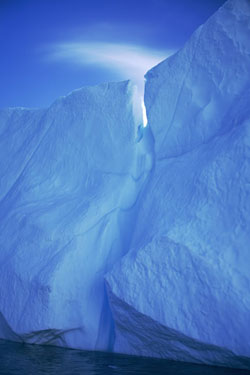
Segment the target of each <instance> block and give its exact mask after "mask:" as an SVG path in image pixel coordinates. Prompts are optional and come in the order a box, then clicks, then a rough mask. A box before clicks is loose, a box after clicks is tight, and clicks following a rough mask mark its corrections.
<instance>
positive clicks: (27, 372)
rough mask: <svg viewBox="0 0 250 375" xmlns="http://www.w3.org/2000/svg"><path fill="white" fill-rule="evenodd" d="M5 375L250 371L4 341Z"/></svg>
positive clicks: (0, 361) (0, 344) (235, 374)
mask: <svg viewBox="0 0 250 375" xmlns="http://www.w3.org/2000/svg"><path fill="white" fill-rule="evenodd" d="M0 374H1V375H12V374H18V375H31V374H32V375H33V374H34V375H40V374H48V375H50V374H60V375H65V374H74V375H84V374H86V375H99V374H100V375H117V374H119V375H120V374H121V375H123V374H144V375H161V374H166V375H222V374H226V375H243V374H248V375H249V374H250V371H246V370H236V369H228V368H223V367H212V366H203V365H194V364H189V363H184V362H183V363H182V362H172V361H167V360H162V359H152V358H142V357H134V356H127V355H120V354H111V353H101V352H89V351H81V350H71V349H64V348H58V347H53V346H39V345H27V344H19V343H14V342H10V341H5V340H0Z"/></svg>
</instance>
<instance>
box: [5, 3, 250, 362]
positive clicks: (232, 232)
mask: <svg viewBox="0 0 250 375" xmlns="http://www.w3.org/2000/svg"><path fill="white" fill-rule="evenodd" d="M249 72H250V2H249V1H248V0H239V1H233V0H229V1H227V2H226V3H225V5H224V6H223V7H222V8H220V9H219V10H218V11H217V12H216V13H215V15H213V16H212V17H211V18H210V19H209V20H208V21H207V22H206V23H205V24H204V25H202V26H201V27H200V28H199V29H198V30H197V31H196V32H195V33H194V34H193V36H192V37H191V38H190V40H189V41H188V42H187V43H186V45H185V46H184V48H183V49H181V50H180V51H179V52H178V53H176V54H175V55H173V56H171V57H170V58H168V59H167V60H165V61H163V62H162V63H160V64H159V65H158V66H156V67H154V68H152V69H151V70H150V71H149V72H148V73H147V74H146V87H145V105H146V111H147V118H148V126H147V127H145V128H143V127H142V118H141V117H140V115H138V109H137V107H140V103H139V104H137V103H136V104H135V102H136V99H135V97H136V94H135V91H134V88H133V87H132V85H131V84H130V83H129V82H121V83H110V84H103V85H100V86H95V87H86V88H82V89H80V90H76V91H74V92H72V93H71V94H69V95H68V96H67V97H64V98H60V99H58V100H57V101H56V102H55V103H54V104H53V105H52V106H51V107H50V108H48V109H45V110H29V109H23V108H16V109H6V110H1V111H0V171H1V175H0V248H1V252H0V337H1V338H6V339H11V340H16V341H18V340H20V341H26V342H34V343H42V344H47V343H52V344H56V345H62V346H68V347H73V348H81V349H97V350H114V351H116V352H122V353H128V354H137V355H146V356H156V357H163V358H171V359H177V360H185V361H191V362H203V363H210V364H220V365H227V366H235V367H243V368H244V367H246V368H250V344H249V329H250V328H249V327H250V293H249V290H250V273H249V269H250V255H249V244H250V195H249V194H250V105H249V101H250V74H249Z"/></svg>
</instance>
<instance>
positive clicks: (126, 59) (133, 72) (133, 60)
mask: <svg viewBox="0 0 250 375" xmlns="http://www.w3.org/2000/svg"><path fill="white" fill-rule="evenodd" d="M173 52H174V51H173V50H165V51H159V50H153V49H150V48H146V47H143V46H139V45H132V44H118V43H107V42H65V43H57V44H53V45H50V46H49V48H48V49H47V59H48V60H49V61H54V62H55V61H56V62H70V63H72V64H78V65H83V66H86V65H95V66H97V67H98V66H101V67H102V68H107V69H109V70H110V69H112V70H114V71H115V72H116V74H117V75H118V76H119V77H120V78H121V79H129V78H130V79H132V80H134V81H136V82H139V81H143V76H144V74H145V73H146V72H147V71H148V70H149V69H150V68H151V67H153V66H155V65H156V64H158V63H159V62H160V61H162V60H164V59H165V58H166V57H168V56H169V55H171V54H173Z"/></svg>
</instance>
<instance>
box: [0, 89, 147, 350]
mask: <svg viewBox="0 0 250 375" xmlns="http://www.w3.org/2000/svg"><path fill="white" fill-rule="evenodd" d="M133 96H134V93H133V89H132V87H131V85H130V84H129V83H128V82H122V83H113V84H104V85H100V86H97V87H89V88H83V89H80V90H76V91H74V92H73V93H71V94H70V95H69V96H67V97H64V98H61V99H59V100H58V101H56V102H55V103H54V104H53V105H52V106H51V107H50V108H49V109H48V110H43V111H32V110H24V109H14V110H12V109H10V110H3V111H1V113H0V119H1V122H0V131H1V147H0V161H1V201H0V248H1V252H0V285H1V287H0V311H1V313H2V314H3V316H4V317H5V319H6V321H7V322H8V325H9V326H10V327H11V329H12V330H13V332H15V334H17V335H19V336H20V335H21V336H23V335H26V334H27V335H26V339H25V340H26V341H28V342H43V341H44V342H45V341H46V342H47V341H49V340H54V339H55V338H53V335H54V334H55V335H57V336H59V335H58V330H59V331H60V332H61V335H60V336H61V340H63V342H64V343H65V345H69V346H72V347H79V348H91V349H94V348H98V349H108V348H110V347H111V346H112V337H113V329H112V320H111V316H110V312H109V309H108V307H107V304H108V302H107V297H106V293H105V290H104V279H103V275H104V274H105V272H107V271H108V270H109V269H110V268H111V267H112V265H113V263H114V262H115V261H116V260H117V259H118V258H119V257H121V256H122V254H123V252H124V249H125V250H126V249H127V247H128V243H129V240H130V232H131V229H130V228H131V225H132V224H133V219H134V216H135V209H134V206H133V205H134V202H135V201H136V197H137V186H140V184H141V182H143V181H144V178H145V175H144V171H145V170H146V169H147V168H150V161H149V166H148V167H146V166H145V167H143V171H142V172H141V170H142V168H141V167H140V163H142V164H143V165H146V164H147V161H145V162H144V157H143V151H142V150H140V146H139V147H137V148H136V147H135V146H136V145H137V143H136V138H137V125H138V124H136V123H135V117H134V101H133ZM135 154H136V155H137V156H135ZM137 161H138V164H137ZM125 232H126V233H125ZM0 320H1V318H0ZM43 330H45V331H46V332H47V338H44V340H42V337H43V335H42V334H41V331H43ZM6 332H8V331H7V330H6V329H5V330H3V329H2V330H1V331H0V335H1V337H4V338H11V335H8V334H6ZM9 332H10V331H9ZM49 333H51V336H50V335H49ZM23 337H24V336H23ZM53 342H54V341H53Z"/></svg>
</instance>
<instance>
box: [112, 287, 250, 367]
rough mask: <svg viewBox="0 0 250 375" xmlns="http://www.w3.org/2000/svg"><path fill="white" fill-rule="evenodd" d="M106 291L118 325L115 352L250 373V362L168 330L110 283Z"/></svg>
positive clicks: (217, 347)
mask: <svg viewBox="0 0 250 375" xmlns="http://www.w3.org/2000/svg"><path fill="white" fill-rule="evenodd" d="M106 288H107V291H108V296H109V301H110V305H111V310H112V313H113V318H114V323H115V333H116V340H115V345H114V351H115V352H117V353H124V354H132V355H138V356H146V357H156V358H166V359H171V360H176V361H183V362H192V363H202V364H209V365H216V366H228V367H235V368H239V369H250V359H249V358H247V357H243V356H237V355H235V354H234V353H233V352H231V351H230V350H227V349H226V348H222V347H219V346H216V345H211V344H207V343H204V342H201V341H198V340H194V339H192V338H190V337H188V336H186V335H183V334H182V333H180V332H178V331H177V330H174V329H171V328H169V327H167V326H164V325H162V324H160V323H158V322H157V321H155V320H153V319H152V318H150V317H149V316H146V315H144V314H142V313H140V312H138V311H137V310H136V309H134V308H133V307H132V306H131V305H129V304H127V303H126V302H124V301H122V300H121V299H120V298H118V297H117V296H116V295H115V294H114V293H113V292H112V290H111V288H110V286H109V283H108V282H107V281H106Z"/></svg>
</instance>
